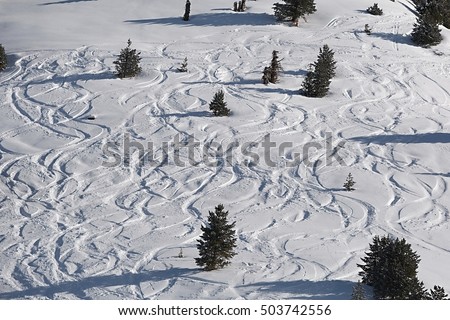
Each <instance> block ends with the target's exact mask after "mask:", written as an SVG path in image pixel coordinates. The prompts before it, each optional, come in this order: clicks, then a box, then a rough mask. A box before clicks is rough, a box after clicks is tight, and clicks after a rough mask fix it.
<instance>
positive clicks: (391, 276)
mask: <svg viewBox="0 0 450 320" xmlns="http://www.w3.org/2000/svg"><path fill="white" fill-rule="evenodd" d="M369 248H370V250H369V251H368V252H366V253H365V254H366V256H365V257H363V258H362V259H361V260H362V261H363V262H364V264H358V267H360V268H361V269H362V271H361V272H359V275H360V276H362V282H363V283H364V284H367V285H369V286H372V287H373V292H374V298H375V299H389V300H421V299H424V298H425V297H426V291H425V289H424V286H423V283H422V282H420V281H419V279H418V278H417V268H418V265H419V262H420V258H419V256H418V255H417V253H416V252H414V251H412V249H411V245H410V244H408V243H406V240H405V239H402V240H399V239H394V238H391V237H387V236H384V237H381V238H380V237H379V236H375V237H374V239H373V243H372V244H370V245H369Z"/></svg>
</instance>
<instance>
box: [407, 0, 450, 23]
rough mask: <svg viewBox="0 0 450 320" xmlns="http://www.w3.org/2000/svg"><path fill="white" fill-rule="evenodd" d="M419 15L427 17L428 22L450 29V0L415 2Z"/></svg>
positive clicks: (420, 0) (417, 0)
mask: <svg viewBox="0 0 450 320" xmlns="http://www.w3.org/2000/svg"><path fill="white" fill-rule="evenodd" d="M414 4H415V6H416V10H417V13H418V14H419V15H421V16H423V15H427V20H428V21H429V22H432V23H436V24H443V25H444V27H446V28H449V27H450V0H415V1H414Z"/></svg>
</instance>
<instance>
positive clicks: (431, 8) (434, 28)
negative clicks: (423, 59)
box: [411, 0, 450, 48]
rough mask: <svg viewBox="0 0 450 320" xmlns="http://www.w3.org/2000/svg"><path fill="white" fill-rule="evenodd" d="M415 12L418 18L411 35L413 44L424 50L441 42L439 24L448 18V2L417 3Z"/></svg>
mask: <svg viewBox="0 0 450 320" xmlns="http://www.w3.org/2000/svg"><path fill="white" fill-rule="evenodd" d="M444 2H446V4H445V3H444ZM416 10H417V13H418V15H419V16H418V18H417V20H416V23H415V24H414V28H413V31H412V33H411V38H412V40H413V42H415V43H416V44H418V45H419V46H422V47H425V48H427V47H430V46H433V45H436V44H439V43H440V42H441V41H442V35H441V30H440V29H439V24H440V23H443V22H444V20H445V19H446V17H447V18H449V16H450V0H448V1H447V0H422V1H417V2H416Z"/></svg>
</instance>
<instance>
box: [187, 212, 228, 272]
mask: <svg viewBox="0 0 450 320" xmlns="http://www.w3.org/2000/svg"><path fill="white" fill-rule="evenodd" d="M227 217H228V211H224V207H223V205H221V204H219V205H218V206H217V207H216V208H215V210H214V212H211V211H210V212H209V216H208V226H202V227H201V230H202V231H203V234H202V235H201V236H200V238H201V239H199V240H198V244H197V249H198V250H199V255H200V258H196V259H195V263H196V264H197V265H198V266H200V267H202V268H203V270H205V271H211V270H216V269H221V268H223V267H225V266H227V265H228V264H230V259H231V258H233V256H235V255H236V253H235V251H234V249H235V247H236V236H235V233H236V232H235V230H234V229H233V228H234V226H235V222H233V223H229V222H228V220H227Z"/></svg>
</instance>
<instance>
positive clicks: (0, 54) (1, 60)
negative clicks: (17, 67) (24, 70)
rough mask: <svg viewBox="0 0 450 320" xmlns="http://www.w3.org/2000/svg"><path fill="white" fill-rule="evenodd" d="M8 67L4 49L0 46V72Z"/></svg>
mask: <svg viewBox="0 0 450 320" xmlns="http://www.w3.org/2000/svg"><path fill="white" fill-rule="evenodd" d="M7 66H8V59H7V57H6V52H5V48H3V46H2V45H1V44H0V71H3V70H5V69H6V67H7Z"/></svg>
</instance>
